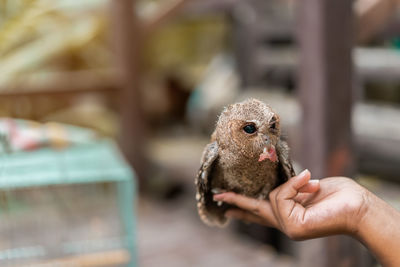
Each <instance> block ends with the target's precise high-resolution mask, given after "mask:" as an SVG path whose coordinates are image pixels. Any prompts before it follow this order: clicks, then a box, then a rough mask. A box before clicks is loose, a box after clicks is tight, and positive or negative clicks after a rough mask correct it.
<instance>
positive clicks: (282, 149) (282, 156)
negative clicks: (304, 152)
mask: <svg viewBox="0 0 400 267" xmlns="http://www.w3.org/2000/svg"><path fill="white" fill-rule="evenodd" d="M276 153H277V154H278V159H279V175H278V185H279V184H283V183H285V182H286V181H287V180H289V178H291V177H293V176H295V175H296V173H295V171H294V169H293V166H292V162H291V160H290V156H289V146H288V145H287V143H286V142H285V141H283V140H279V141H278V143H277V146H276Z"/></svg>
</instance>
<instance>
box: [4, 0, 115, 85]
mask: <svg viewBox="0 0 400 267" xmlns="http://www.w3.org/2000/svg"><path fill="white" fill-rule="evenodd" d="M105 2H106V1H103V0H90V1H77V0H59V1H51V0H18V1H10V0H9V1H7V0H2V1H0V6H1V8H0V12H1V21H0V59H1V60H0V73H2V75H1V76H0V83H1V84H2V86H1V87H2V88H4V87H5V86H6V85H7V84H9V83H11V84H13V83H14V82H17V81H18V79H24V78H26V77H25V75H27V74H31V73H35V74H41V75H42V76H46V74H48V72H52V71H66V70H80V69H87V68H94V67H95V68H104V67H107V66H109V65H110V59H109V53H108V47H107V46H106V42H105V41H106V38H105V34H104V32H105V29H106V25H107V24H106V21H105V16H104V11H105V10H104V3H105ZM44 78H45V77H44Z"/></svg>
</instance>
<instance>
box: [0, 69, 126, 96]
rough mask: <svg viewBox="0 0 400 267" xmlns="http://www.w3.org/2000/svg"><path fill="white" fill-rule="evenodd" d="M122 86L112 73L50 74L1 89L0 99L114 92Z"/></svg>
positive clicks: (26, 79)
mask: <svg viewBox="0 0 400 267" xmlns="http://www.w3.org/2000/svg"><path fill="white" fill-rule="evenodd" d="M120 87H121V86H120V85H119V84H118V81H117V80H116V79H115V75H114V73H113V72H112V71H109V70H101V71H76V72H60V73H53V74H49V76H48V77H47V79H46V80H35V78H34V76H33V77H32V78H31V79H30V78H29V77H26V78H25V79H24V81H21V82H19V83H17V84H14V85H5V86H4V85H3V86H2V87H0V97H21V96H29V97H33V96H56V95H69V94H80V93H82V94H83V93H90V92H95V93H96V92H99V93H104V92H113V91H114V90H117V89H119V88H120Z"/></svg>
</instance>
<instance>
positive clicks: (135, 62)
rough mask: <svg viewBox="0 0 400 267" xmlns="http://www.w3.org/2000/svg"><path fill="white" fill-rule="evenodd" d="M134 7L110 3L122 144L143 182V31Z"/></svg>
mask: <svg viewBox="0 0 400 267" xmlns="http://www.w3.org/2000/svg"><path fill="white" fill-rule="evenodd" d="M134 6H135V1H133V0H112V1H111V38H112V41H113V45H114V51H113V52H114V57H115V64H116V68H117V72H118V75H119V77H118V78H119V81H120V86H121V92H120V96H121V98H120V99H121V100H120V105H121V110H120V112H121V113H120V114H121V120H120V125H121V129H120V138H119V144H120V147H121V149H122V151H123V153H124V154H125V156H126V158H127V160H128V162H129V163H130V164H132V165H133V167H134V168H135V171H136V172H137V174H138V176H139V177H141V178H142V177H143V176H144V173H145V170H146V166H145V165H146V161H145V153H144V152H145V151H144V142H145V136H146V127H145V123H144V118H143V114H142V109H141V106H140V93H139V62H140V59H139V50H140V46H141V31H140V28H139V22H138V19H137V17H136V15H135V12H134Z"/></svg>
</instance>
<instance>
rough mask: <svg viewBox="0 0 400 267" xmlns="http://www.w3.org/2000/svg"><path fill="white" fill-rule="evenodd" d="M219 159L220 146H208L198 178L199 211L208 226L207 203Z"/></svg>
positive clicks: (215, 143)
mask: <svg viewBox="0 0 400 267" xmlns="http://www.w3.org/2000/svg"><path fill="white" fill-rule="evenodd" d="M217 158H218V144H217V142H216V141H214V142H212V143H210V144H208V145H207V146H206V147H205V148H204V151H203V156H202V158H201V167H200V170H199V173H198V174H197V177H196V181H195V184H196V187H197V194H196V200H197V208H198V211H199V215H200V218H201V219H202V220H203V221H204V222H205V223H207V224H210V223H211V222H208V221H209V219H208V218H207V217H208V216H207V210H206V201H208V199H207V198H208V195H209V194H210V192H211V175H210V174H211V171H212V169H213V165H214V163H215V160H216V159H217Z"/></svg>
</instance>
